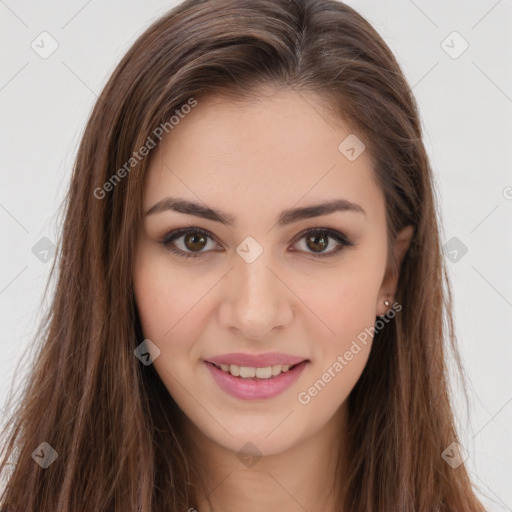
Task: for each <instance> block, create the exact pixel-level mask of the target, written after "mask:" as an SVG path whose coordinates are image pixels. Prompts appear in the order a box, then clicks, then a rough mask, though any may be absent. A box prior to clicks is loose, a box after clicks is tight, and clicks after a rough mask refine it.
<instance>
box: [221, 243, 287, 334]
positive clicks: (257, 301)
mask: <svg viewBox="0 0 512 512" xmlns="http://www.w3.org/2000/svg"><path fill="white" fill-rule="evenodd" d="M267 252H270V251H263V253H262V254H261V255H260V256H259V257H258V258H257V259H256V260H255V261H253V262H252V263H247V262H246V261H244V260H243V259H242V258H238V260H236V259H235V263H234V265H235V268H233V270H232V271H231V272H229V273H228V275H227V276H226V281H225V283H224V286H225V288H224V290H223V301H222V304H221V306H220V312H219V315H220V323H221V327H222V328H224V329H229V330H231V331H233V332H234V333H235V334H236V335H237V336H238V337H243V338H246V339H251V340H256V341H262V340H264V339H266V338H268V337H269V336H270V335H271V334H272V331H274V330H275V331H277V330H282V329H284V328H285V327H286V326H288V325H289V324H290V322H291V321H292V319H293V301H294V295H293V293H292V292H291V291H290V289H289V288H288V287H287V283H286V280H285V279H284V278H283V277H284V276H280V275H279V271H278V270H277V269H276V268H275V267H276V265H274V264H273V260H272V259H271V258H270V257H267Z"/></svg>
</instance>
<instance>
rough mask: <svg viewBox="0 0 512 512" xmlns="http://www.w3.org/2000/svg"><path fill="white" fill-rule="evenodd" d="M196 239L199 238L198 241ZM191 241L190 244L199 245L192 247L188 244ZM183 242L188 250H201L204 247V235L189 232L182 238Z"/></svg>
mask: <svg viewBox="0 0 512 512" xmlns="http://www.w3.org/2000/svg"><path fill="white" fill-rule="evenodd" d="M198 240H200V241H199V242H198ZM190 241H192V244H199V245H200V247H195V248H194V247H193V246H190V245H189V242H190ZM184 243H185V246H186V247H187V249H190V250H194V249H196V250H198V251H199V250H201V249H203V248H204V246H205V244H206V238H205V236H204V235H198V234H197V233H189V234H187V235H185V239H184Z"/></svg>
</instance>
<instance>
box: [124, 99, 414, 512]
mask: <svg viewBox="0 0 512 512" xmlns="http://www.w3.org/2000/svg"><path fill="white" fill-rule="evenodd" d="M351 133H353V132H352V131H351V130H350V128H349V127H348V126H347V125H344V124H343V125H342V123H340V122H339V121H338V122H337V123H335V122H334V121H333V120H332V119H331V118H329V116H328V114H327V113H326V111H325V109H324V107H323V106H322V103H321V101H320V100H319V98H317V97H315V96H313V95H312V94H311V95H310V94H307V95H306V94H305V93H300V94H299V93H296V92H292V91H288V90H269V92H268V94H267V95H266V96H265V98H264V99H262V100H261V101H254V100H251V101H245V102H241V101H240V102H238V101H237V102H234V101H233V100H227V99H223V98H222V97H220V96H210V97H208V98H206V99H201V101H199V103H198V105H197V106H196V107H195V108H194V109H193V110H192V111H191V113H190V114H188V115H187V116H186V117H185V118H184V119H183V120H181V121H180V123H179V125H177V126H175V127H174V129H173V131H172V132H171V133H170V136H168V137H167V138H165V139H163V141H162V142H161V143H160V145H159V146H158V147H157V148H156V149H154V150H153V151H154V153H153V154H152V155H151V162H150V168H149V172H148V175H147V179H146V183H145V190H144V212H146V211H148V210H149V209H150V208H151V207H152V206H153V205H154V204H155V203H157V202H158V201H160V200H161V199H163V198H164V197H167V196H173V197H179V198H183V199H188V200H191V201H196V202H200V203H202V204H206V205H208V206H209V207H210V208H213V209H216V210H217V209H218V210H222V211H223V212H226V213H228V214H230V215H232V216H234V217H235V218H236V222H235V224H234V225H233V226H231V227H228V226H225V225H222V224H220V223H218V222H215V221H213V220H207V219H203V218H199V217H195V216H192V215H189V214H184V213H178V212H173V211H164V212H160V213H155V214H152V215H148V216H146V217H145V220H144V225H143V226H142V229H141V232H140V236H139V241H138V245H137V250H136V254H135V263H134V286H135V295H136V302H137V307H138V311H139V315H140V319H141V322H142V327H143V332H144V336H145V337H146V338H149V339H150V340H151V341H152V342H153V343H155V344H156V345H157V346H158V347H159V349H160V355H159V356H158V357H157V358H156V359H155V361H154V363H153V364H154V365H155V369H156V371H157V372H158V374H159V376H160V377H161V379H162V381H163V382H164V384H165V386H166V387H167V389H168V391H169V393H170V394H171V395H172V397H173V398H174V400H175V401H176V403H177V404H178V406H179V408H180V409H181V411H182V414H183V418H182V425H184V426H185V428H183V432H184V436H185V439H184V443H185V444H186V446H187V447H188V448H189V450H190V452H191V457H192V464H193V467H194V469H195V471H197V474H198V475H199V478H200V482H201V483H202V484H204V488H205V490H204V491H200V495H199V507H198V508H199V512H206V511H209V510H212V509H211V508H210V506H209V504H208V503H207V501H206V497H207V498H208V500H210V502H211V504H212V506H213V510H223V511H235V510H239V509H240V504H243V507H244V510H247V511H249V512H250V511H260V510H269V511H273V510H275V511H277V510H287V511H289V512H293V511H299V510H300V511H303V510H308V511H316V510H318V511H320V510H322V511H329V510H334V498H335V496H334V494H333V493H331V492H330V490H331V489H332V486H333V483H334V481H335V480H334V478H335V477H334V469H335V464H336V456H337V454H338V452H340V453H341V471H342V472H343V471H344V470H346V468H345V467H344V464H343V460H344V453H345V450H346V445H345V435H344V432H345V425H346V418H347V397H348V395H349V393H350V392H351V390H352V389H353V387H354V386H355V384H356V382H357V381H358V379H359V377H360V375H361V373H362V371H363V369H364V367H365V365H366V362H367V359H368V355H369V352H370V347H371V343H372V340H371V337H370V338H369V340H368V343H367V344H366V345H363V344H362V343H359V345H360V346H361V350H360V351H359V352H358V353H357V355H355V356H354V357H353V359H352V360H351V361H350V362H349V363H348V364H347V365H346V366H345V367H344V368H343V370H342V371H341V372H339V373H338V374H336V377H334V378H332V379H331V381H330V382H329V383H328V384H327V385H326V386H325V387H324V388H323V389H322V390H321V392H319V393H318V394H317V395H316V396H314V397H312V398H311V400H310V402H309V403H308V404H302V403H300V402H299V401H298V398H297V397H298V394H299V393H300V392H301V391H305V390H307V389H308V388H309V387H310V386H312V385H313V384H314V383H315V381H317V380H318V379H319V378H321V376H322V374H324V372H325V371H326V370H327V369H328V368H329V367H332V365H333V363H334V362H335V361H336V360H337V357H338V356H339V355H343V354H344V353H345V352H346V351H347V350H348V349H349V348H350V346H351V344H352V342H353V341H354V340H355V339H356V338H357V336H358V335H359V334H360V333H361V332H364V330H365V328H369V327H372V326H374V324H375V320H376V316H377V315H384V314H385V312H386V311H387V310H388V309H389V308H388V307H386V306H385V305H384V303H383V301H384V300H385V299H388V300H390V302H391V304H392V303H393V296H394V293H395V291H396V285H397V280H398V276H397V275H393V274H392V273H391V272H390V268H389V267H388V265H387V261H386V250H387V247H386V243H387V241H386V220H385V198H384V196H383V193H382V191H381V190H380V189H379V187H378V186H377V184H376V182H375V181H374V177H373V170H372V164H371V161H370V158H369V156H368V154H367V152H363V153H362V154H361V155H360V156H359V157H358V158H357V159H356V160H354V161H349V160H348V159H347V158H346V157H345V156H344V155H343V154H342V153H341V152H340V151H339V150H338V146H339V144H340V142H341V141H343V140H344V139H345V137H347V136H348V135H349V134H351ZM360 138H362V137H361V136H360ZM339 198H343V199H347V200H349V201H351V202H353V203H357V204H359V205H360V206H361V207H362V208H363V209H364V210H365V212H366V213H365V214H361V213H358V212H350V211H343V212H335V213H330V214H328V215H324V216H321V217H315V218H309V219H303V220H300V221H298V222H296V223H294V224H290V225H287V226H282V227H281V226H278V225H277V224H276V221H277V218H278V216H279V214H280V213H281V211H282V210H285V209H289V208H293V207H303V206H310V205H314V204H317V203H321V202H324V201H326V200H330V199H339ZM190 226H193V227H196V228H202V229H204V230H207V231H209V232H211V233H212V235H213V237H212V238H207V239H206V240H207V241H206V244H203V246H201V245H198V244H197V242H195V243H194V242H193V241H192V242H190V240H189V242H188V245H185V242H186V236H181V238H179V239H177V240H175V245H176V246H177V248H178V249H181V250H182V251H185V252H187V251H188V252H189V253H190V252H194V251H196V253H197V252H198V251H199V252H200V253H202V255H201V256H199V257H196V258H194V257H191V258H188V259H185V258H180V257H179V256H177V255H175V254H173V253H172V252H170V251H169V249H167V248H166V247H164V246H163V245H162V244H161V243H160V241H161V239H162V237H163V236H164V235H165V234H167V233H168V232H170V231H171V230H173V229H176V228H182V227H190ZM311 228H330V229H333V230H335V231H339V232H341V233H343V234H345V235H346V236H347V237H348V238H349V240H351V241H352V242H354V243H355V244H357V245H355V246H353V247H344V248H342V250H341V251H340V252H337V253H334V252H333V251H334V250H335V249H336V248H337V247H338V245H339V242H337V241H336V240H335V239H333V238H329V239H328V242H326V243H325V245H324V246H321V245H320V246H315V245H314V243H312V242H310V243H309V244H308V237H307V236H305V235H306V233H305V234H303V235H302V236H300V237H297V235H301V233H302V232H303V231H305V230H307V229H311ZM248 236H251V237H253V238H254V239H255V240H256V241H257V242H258V244H260V246H261V247H262V249H263V252H262V254H260V255H259V257H258V258H257V259H256V260H255V261H253V262H252V263H250V264H249V263H247V262H246V261H245V260H244V259H243V258H242V257H240V256H239V254H238V253H237V252H236V248H237V246H238V245H239V244H240V243H241V242H242V241H243V240H244V239H245V238H246V237H248ZM411 236H412V229H411V228H410V227H407V228H406V229H404V230H403V231H402V232H400V233H399V236H398V238H397V241H396V244H395V246H394V251H395V255H396V257H397V258H398V261H402V258H403V256H404V254H405V252H406V251H407V248H408V246H409V242H410V239H411ZM327 243H328V245H327ZM201 247H202V248H201ZM218 247H220V248H221V249H220V250H219V251H215V248H218ZM293 249H295V251H293ZM328 252H332V255H331V256H327V257H324V258H320V257H317V258H315V254H318V253H328ZM274 351H275V352H284V353H287V354H292V355H297V356H302V357H303V358H304V359H308V360H309V362H308V364H307V366H306V368H305V370H304V371H303V372H302V374H301V375H300V377H299V379H298V380H297V381H296V382H295V383H294V384H293V385H292V386H291V387H290V388H288V389H287V390H286V391H284V392H283V393H281V394H280V395H278V396H275V397H273V398H269V399H264V400H241V399H237V398H234V397H231V396H230V395H227V394H226V393H225V392H224V391H223V390H221V389H220V388H219V387H218V386H217V384H216V383H215V381H214V380H213V378H212V376H211V375H210V372H209V370H208V368H207V367H206V365H205V363H204V362H203V360H204V359H208V357H212V356H214V355H219V354H223V353H228V352H249V353H262V352H274ZM248 442H250V443H252V445H254V446H255V447H256V448H252V451H251V449H247V450H246V451H247V453H249V454H250V453H252V454H253V455H256V456H260V458H256V459H253V461H254V460H256V463H254V464H253V465H252V466H250V467H249V465H248V464H244V462H243V461H242V460H241V458H239V457H238V456H237V455H239V453H240V451H241V448H242V447H243V446H244V445H246V443H248Z"/></svg>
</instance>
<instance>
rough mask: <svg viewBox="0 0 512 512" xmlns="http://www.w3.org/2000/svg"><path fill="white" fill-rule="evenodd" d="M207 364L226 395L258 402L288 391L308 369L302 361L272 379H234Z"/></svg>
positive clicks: (305, 362)
mask: <svg viewBox="0 0 512 512" xmlns="http://www.w3.org/2000/svg"><path fill="white" fill-rule="evenodd" d="M205 364H206V366H207V367H208V369H209V370H210V372H211V374H212V375H213V378H214V379H215V382H217V384H218V385H219V387H220V388H221V389H223V390H224V391H225V392H226V393H228V394H230V395H231V396H234V397H235V398H242V399H244V400H258V399H262V398H272V397H273V396H276V395H279V393H282V392H283V391H284V390H286V389H288V388H289V387H290V386H291V385H292V384H293V383H294V382H295V381H296V380H297V379H298V378H299V375H300V374H301V373H302V371H303V370H304V368H305V367H306V364H307V361H302V363H299V364H297V365H295V366H294V367H293V368H292V369H291V370H288V371H287V372H284V373H281V374H279V375H278V376H277V377H271V378H270V379H258V378H256V377H253V378H250V379H243V378H242V377H233V375H231V374H230V373H228V372H225V371H223V370H221V369H220V368H217V367H216V366H215V365H213V364H212V363H208V362H205Z"/></svg>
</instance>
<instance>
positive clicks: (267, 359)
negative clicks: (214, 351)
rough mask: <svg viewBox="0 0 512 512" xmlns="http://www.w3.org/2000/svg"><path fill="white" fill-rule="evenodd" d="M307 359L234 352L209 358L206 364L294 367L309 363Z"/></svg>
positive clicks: (278, 354) (273, 354)
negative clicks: (304, 362)
mask: <svg viewBox="0 0 512 512" xmlns="http://www.w3.org/2000/svg"><path fill="white" fill-rule="evenodd" d="M307 360H308V359H307V358H305V357H299V356H292V355H290V354H282V353H278V352H268V353H265V354H248V353H242V352H232V353H230V354H222V355H219V356H214V357H209V358H208V359H205V361H206V362H209V363H214V364H216V365H219V366H220V365H221V364H228V365H232V364H234V365H237V366H248V367H252V368H265V367H267V366H277V365H286V364H288V365H290V366H292V365H294V364H298V363H302V361H307Z"/></svg>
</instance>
